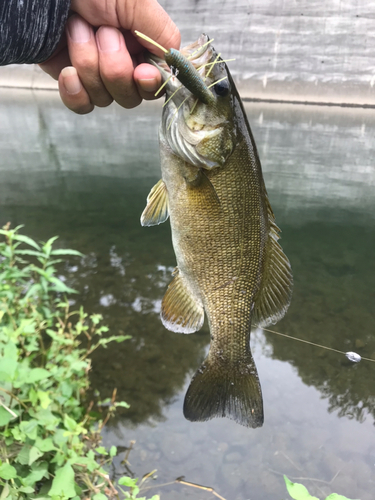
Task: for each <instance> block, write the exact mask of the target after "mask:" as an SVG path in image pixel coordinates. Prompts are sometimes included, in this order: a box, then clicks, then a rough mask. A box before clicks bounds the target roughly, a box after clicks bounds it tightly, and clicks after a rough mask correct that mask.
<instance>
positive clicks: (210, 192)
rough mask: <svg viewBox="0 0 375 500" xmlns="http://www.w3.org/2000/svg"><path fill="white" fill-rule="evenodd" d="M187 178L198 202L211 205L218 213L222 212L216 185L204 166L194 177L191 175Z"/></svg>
mask: <svg viewBox="0 0 375 500" xmlns="http://www.w3.org/2000/svg"><path fill="white" fill-rule="evenodd" d="M185 180H186V182H187V184H188V186H189V187H190V188H191V189H192V190H193V192H194V196H195V197H196V200H197V202H198V203H201V204H203V205H204V206H210V207H211V208H214V209H215V210H216V211H217V212H218V213H221V211H222V207H221V202H220V199H219V197H218V195H217V192H216V190H215V187H214V185H213V184H212V182H211V180H210V178H209V177H208V175H207V173H206V172H205V171H204V170H203V169H202V168H201V169H200V170H198V171H196V172H194V177H193V176H192V175H191V176H190V177H189V178H185Z"/></svg>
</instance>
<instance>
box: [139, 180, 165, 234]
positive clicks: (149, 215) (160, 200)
mask: <svg viewBox="0 0 375 500" xmlns="http://www.w3.org/2000/svg"><path fill="white" fill-rule="evenodd" d="M168 217H169V202H168V191H167V187H166V185H165V183H164V181H163V179H160V181H159V182H157V183H156V184H155V186H154V187H153V188H152V189H151V191H150V193H149V195H148V196H147V205H146V208H145V209H144V210H143V213H142V215H141V224H142V226H156V225H157V224H161V223H162V222H165V221H166V220H167V219H168Z"/></svg>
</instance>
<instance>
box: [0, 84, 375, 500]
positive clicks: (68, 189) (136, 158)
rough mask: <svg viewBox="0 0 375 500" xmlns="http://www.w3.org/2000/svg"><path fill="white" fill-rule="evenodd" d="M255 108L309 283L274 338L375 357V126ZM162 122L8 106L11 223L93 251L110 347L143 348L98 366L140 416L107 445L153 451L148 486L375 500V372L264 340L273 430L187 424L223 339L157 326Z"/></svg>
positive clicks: (144, 466)
mask: <svg viewBox="0 0 375 500" xmlns="http://www.w3.org/2000/svg"><path fill="white" fill-rule="evenodd" d="M247 109H248V114H249V117H250V120H251V123H252V128H253V132H254V135H255V138H256V140H257V144H258V148H259V153H260V156H261V159H262V163H263V167H264V172H265V178H266V183H267V186H268V190H269V194H270V199H271V203H272V206H273V208H274V210H275V212H276V216H277V222H278V223H279V225H280V226H281V227H282V229H283V233H282V236H283V239H282V242H281V243H282V246H283V248H284V250H285V252H286V254H287V255H288V257H289V258H290V260H291V263H292V267H293V272H294V278H295V288H294V295H293V301H292V305H291V307H290V309H289V312H288V314H287V315H286V317H285V318H284V320H283V321H282V322H280V323H279V324H278V325H277V326H276V327H275V329H276V330H278V331H281V332H285V333H288V334H290V335H294V336H297V337H299V338H302V339H306V340H310V341H312V342H315V343H318V344H324V345H326V346H329V347H332V348H335V349H339V350H343V351H356V352H358V353H359V354H361V355H363V356H366V357H372V358H375V338H374V333H373V331H374V319H375V318H374V308H373V297H374V292H373V290H374V284H375V278H374V276H375V263H374V258H373V248H374V243H375V241H374V240H375V237H374V229H375V228H374V226H375V220H374V213H375V210H374V209H375V206H374V205H375V197H374V195H373V190H374V184H375V169H374V167H373V165H372V163H371V162H372V158H374V156H375V155H374V153H375V152H374V147H375V143H374V141H373V137H374V133H375V118H374V117H373V116H372V114H371V112H370V111H358V110H356V111H353V110H341V109H324V108H321V109H320V108H319V109H313V108H293V107H272V106H264V105H251V106H249V107H248V108H247ZM159 114H160V108H159V107H158V106H157V105H149V106H144V107H141V109H140V110H138V109H137V110H135V111H134V110H133V111H131V112H127V111H125V110H120V109H119V108H117V107H114V106H113V107H111V108H108V109H106V110H97V112H96V113H94V114H92V116H88V117H78V116H75V115H72V114H71V113H69V112H68V111H67V110H65V109H63V108H62V106H61V105H60V104H59V103H58V100H57V98H56V96H55V95H54V94H52V93H51V94H42V93H39V94H34V95H33V96H31V95H29V94H11V93H7V94H2V95H1V96H0V148H1V152H2V155H1V159H0V176H1V183H0V206H1V211H0V223H1V224H3V223H5V222H6V221H8V220H10V221H11V222H12V224H13V225H16V224H22V223H23V224H26V231H27V233H28V234H30V235H31V236H33V237H34V238H40V239H46V238H48V237H50V236H51V235H53V234H59V235H60V240H59V244H60V245H61V246H68V247H72V248H76V249H78V250H80V251H81V252H83V253H84V254H85V258H84V259H82V260H81V261H77V260H71V261H70V262H68V263H66V265H65V267H64V269H63V271H62V272H63V273H64V274H65V275H66V276H67V278H68V279H69V281H70V284H71V285H72V286H74V287H76V288H78V289H79V290H80V291H81V292H82V296H81V298H82V301H83V304H84V306H85V307H86V308H87V309H88V310H91V311H96V312H102V313H103V314H104V316H105V321H106V323H107V324H108V325H109V326H110V328H111V331H112V333H118V332H124V333H126V334H130V335H132V340H131V341H127V342H124V343H123V344H120V345H118V344H116V345H113V346H111V345H110V346H109V347H108V349H107V350H103V351H101V352H100V353H96V355H95V358H94V363H93V372H92V381H93V386H94V387H95V388H97V389H99V390H100V392H101V395H102V396H103V397H107V396H109V395H110V394H111V393H112V390H113V388H114V387H117V389H118V395H119V398H121V399H125V400H126V401H128V402H129V403H130V404H131V408H130V409H129V410H127V411H123V412H122V413H119V415H118V417H117V418H116V420H114V421H113V422H112V424H111V425H110V426H109V427H108V428H107V431H106V440H107V442H108V443H110V444H116V445H119V446H127V445H128V442H129V440H130V439H133V438H135V439H136V440H137V444H136V448H135V450H134V451H133V452H132V454H131V456H130V462H131V464H132V468H133V470H134V472H135V473H136V474H137V475H141V474H143V473H146V472H148V471H150V470H151V469H153V468H157V469H158V473H159V479H160V482H164V480H165V481H169V480H173V479H174V478H175V477H177V476H180V475H185V476H186V478H187V479H188V480H190V481H194V482H197V483H201V484H210V485H212V486H214V487H215V488H216V489H217V490H218V491H219V492H220V493H221V494H222V495H223V496H224V497H227V498H228V499H239V500H245V499H248V498H251V499H260V498H261V499H262V500H268V499H270V500H271V499H275V498H281V497H283V496H284V497H285V493H284V492H285V490H284V487H283V483H282V476H280V473H285V474H287V475H289V476H290V477H294V478H298V477H299V478H301V477H305V478H306V477H311V478H317V479H321V480H323V481H326V482H327V483H319V482H310V483H308V484H307V485H308V487H309V489H310V491H311V492H312V493H314V494H315V495H317V496H319V497H324V495H328V494H329V493H330V492H332V491H338V492H340V493H342V494H345V495H347V496H348V497H350V498H360V499H361V500H371V499H372V492H373V490H374V486H375V485H374V479H373V478H374V463H375V440H374V433H373V422H374V417H375V390H374V384H373V380H374V365H373V364H371V363H369V362H365V361H362V362H361V363H359V364H358V365H357V364H352V363H350V362H349V361H348V360H347V359H346V358H345V357H344V356H341V355H339V354H336V353H332V352H329V351H325V350H321V349H318V348H316V347H312V346H308V345H305V344H301V343H298V342H294V341H291V340H288V339H285V338H281V337H278V336H276V335H274V334H271V333H263V332H261V331H257V332H254V333H253V334H252V350H253V353H254V357H255V361H256V364H257V367H258V371H259V376H260V379H261V382H262V389H263V395H264V404H265V424H264V427H263V428H262V429H258V430H255V431H254V430H250V429H246V428H242V427H241V426H238V425H236V424H235V423H233V422H231V421H229V420H226V419H222V420H221V419H218V420H213V421H210V422H207V423H200V424H197V423H191V422H188V421H186V420H185V419H184V418H183V415H182V400H183V396H184V393H185V390H186V386H187V383H188V380H189V378H190V376H191V374H192V373H193V372H194V371H195V369H196V368H197V367H198V366H199V364H200V362H201V361H202V359H203V358H204V355H205V351H206V348H207V344H208V341H209V335H208V329H207V327H204V328H203V330H202V332H200V333H198V334H193V335H184V336H183V335H178V334H175V333H172V332H168V331H167V330H165V329H164V328H163V326H162V325H161V323H160V320H159V318H158V311H159V308H160V300H161V298H162V296H163V293H164V290H165V288H166V286H167V284H168V283H169V280H170V273H171V270H172V269H173V267H174V265H175V258H174V254H173V251H172V247H171V242H170V232H169V226H168V223H166V224H163V225H161V226H158V227H155V228H154V227H151V228H142V227H141V226H140V223H139V216H140V214H141V212H142V210H143V208H144V205H145V201H146V196H147V194H148V192H149V190H150V188H151V186H153V185H154V183H155V181H156V180H157V179H158V175H159V160H158V149H157V142H156V133H157V132H156V131H157V125H158V120H159ZM47 207H48V210H46V208H47ZM81 298H80V300H81ZM340 417H342V418H340ZM150 424H151V426H150ZM123 458H124V456H123V455H121V456H120V457H119V458H118V461H117V462H116V465H117V467H118V471H119V472H120V471H122V470H123V469H122V466H121V465H120V461H121V460H122V459H123ZM338 471H341V472H340V474H339V475H338V476H337V478H336V479H335V480H334V482H333V483H332V485H330V484H328V483H329V481H331V479H332V478H333V477H334V476H335V474H336V472H338ZM304 482H305V483H306V481H304ZM156 491H157V490H155V492H156ZM160 492H161V493H162V495H163V498H166V499H173V498H177V497H178V498H200V497H201V496H200V495H199V494H198V493H197V492H196V491H195V490H194V491H192V490H190V489H186V488H182V486H178V485H174V486H170V487H168V488H165V489H162V490H161V491H160Z"/></svg>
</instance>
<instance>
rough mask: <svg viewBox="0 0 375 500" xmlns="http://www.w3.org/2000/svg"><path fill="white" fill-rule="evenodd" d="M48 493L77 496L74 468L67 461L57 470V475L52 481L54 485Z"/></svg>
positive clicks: (69, 496) (68, 496)
mask: <svg viewBox="0 0 375 500" xmlns="http://www.w3.org/2000/svg"><path fill="white" fill-rule="evenodd" d="M48 494H49V495H50V496H51V497H52V496H53V495H56V496H65V497H67V498H72V497H74V496H76V492H75V488H74V470H73V467H72V466H71V465H70V464H68V463H66V464H65V465H64V467H61V469H58V470H57V471H56V475H55V477H54V479H53V481H52V487H51V489H50V490H49V492H48Z"/></svg>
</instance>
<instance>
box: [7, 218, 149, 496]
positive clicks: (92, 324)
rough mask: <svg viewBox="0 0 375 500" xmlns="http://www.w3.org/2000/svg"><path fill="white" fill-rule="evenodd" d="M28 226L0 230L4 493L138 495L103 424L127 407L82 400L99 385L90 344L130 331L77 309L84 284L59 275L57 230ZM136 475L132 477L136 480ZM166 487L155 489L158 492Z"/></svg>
mask: <svg viewBox="0 0 375 500" xmlns="http://www.w3.org/2000/svg"><path fill="white" fill-rule="evenodd" d="M20 227H21V226H19V227H17V228H15V229H10V227H9V224H8V225H6V226H4V227H3V229H2V230H0V235H3V237H4V241H3V242H1V243H0V499H1V500H4V499H7V500H15V499H39V500H65V499H71V498H73V499H74V500H79V499H80V498H84V499H91V498H92V499H93V500H105V499H107V498H119V493H118V491H117V489H116V488H119V489H120V490H121V492H122V493H123V495H124V496H125V497H127V498H138V497H137V494H138V491H139V490H138V489H137V488H136V486H135V483H134V484H133V483H132V484H130V483H129V480H130V481H133V482H134V480H132V479H130V478H121V480H120V481H119V483H120V484H123V485H125V486H128V487H129V488H130V490H129V491H124V490H122V488H121V487H115V486H114V485H113V484H112V482H111V480H110V477H109V475H108V468H109V466H110V464H111V463H112V459H113V457H114V456H115V455H116V453H117V449H116V447H114V446H112V448H111V449H110V450H106V449H105V448H104V447H103V446H101V445H100V442H101V435H100V432H101V430H102V428H103V426H104V425H105V423H106V421H107V420H108V418H109V417H110V416H111V415H112V414H113V412H114V411H115V410H116V408H117V407H119V406H123V407H127V405H126V403H124V402H116V401H115V398H114V397H113V398H112V400H111V401H110V405H109V408H108V412H107V414H106V415H104V416H103V418H101V420H98V417H96V416H95V414H94V413H93V412H91V407H90V405H89V408H88V409H85V407H84V405H83V404H82V401H83V399H84V397H85V394H86V392H87V389H88V388H89V378H88V373H89V370H90V359H89V356H90V354H91V353H92V352H93V351H94V350H95V349H97V348H98V347H100V346H102V347H105V346H106V344H108V343H109V342H112V341H116V342H121V341H123V340H125V339H127V338H129V337H128V336H111V337H103V336H102V335H103V334H104V333H107V331H108V329H107V327H105V326H103V325H101V319H102V318H101V316H100V315H99V314H92V315H90V316H89V315H88V314H87V313H85V312H84V310H83V308H82V307H81V308H79V309H78V310H75V311H71V308H70V305H69V301H68V299H67V296H69V295H70V294H74V293H76V292H75V290H72V289H71V288H69V287H68V286H67V285H66V284H65V283H64V282H63V281H62V279H61V278H59V277H57V275H56V264H58V263H59V262H61V260H60V257H67V256H71V257H74V256H78V257H79V256H81V254H80V253H79V252H76V251H74V250H68V249H54V248H53V243H54V241H55V240H56V237H54V238H51V239H49V240H48V241H47V242H45V243H41V244H38V243H36V242H35V241H34V240H32V239H31V238H29V237H27V236H25V235H23V234H20V232H19V230H20ZM127 481H128V483H127ZM157 498H158V497H156V496H154V497H153V500H157Z"/></svg>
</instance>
